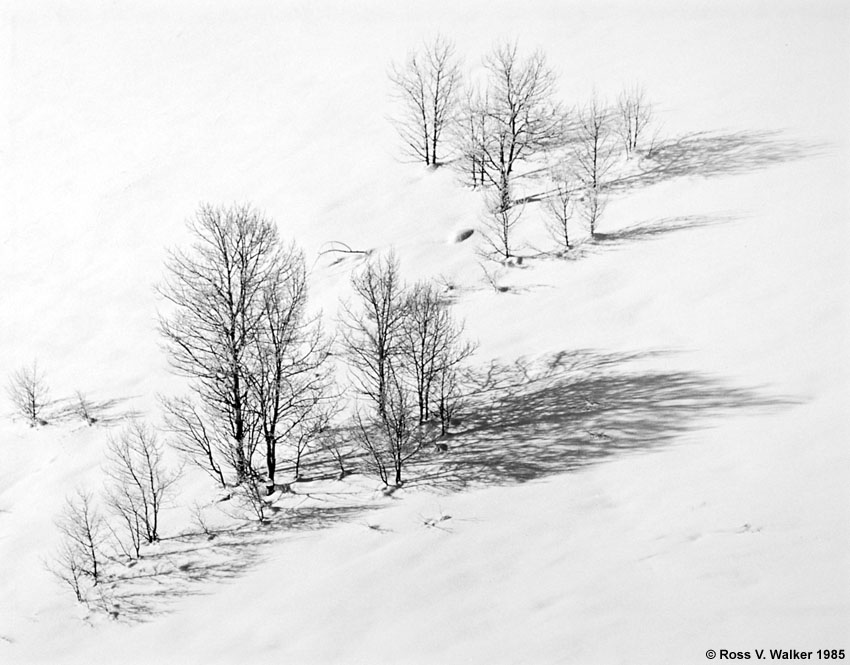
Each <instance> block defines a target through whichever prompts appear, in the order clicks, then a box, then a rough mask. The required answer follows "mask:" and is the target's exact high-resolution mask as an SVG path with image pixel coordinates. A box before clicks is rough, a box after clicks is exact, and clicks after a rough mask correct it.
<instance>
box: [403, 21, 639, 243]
mask: <svg viewBox="0 0 850 665" xmlns="http://www.w3.org/2000/svg"><path fill="white" fill-rule="evenodd" d="M438 54H439V56H440V57H437V55H438ZM423 63H427V66H426V65H423ZM482 64H483V72H484V77H483V80H480V81H467V82H465V81H463V80H462V79H461V76H460V71H461V62H460V60H459V58H458V57H457V56H456V54H455V49H454V46H453V44H452V43H451V42H449V41H448V40H446V38H445V37H442V36H440V37H437V38H436V39H435V40H433V41H432V42H430V43H426V44H425V45H424V46H423V48H422V49H421V50H420V51H419V52H418V53H413V54H411V55H410V56H409V57H408V60H407V62H406V63H405V64H404V65H403V66H393V68H392V70H391V75H390V79H391V82H392V83H393V85H394V88H395V89H396V90H397V91H398V92H399V94H400V95H401V96H402V97H404V98H405V99H407V100H408V104H407V105H406V106H405V107H404V108H405V112H404V113H403V114H402V115H401V116H400V117H398V119H397V120H396V125H397V127H398V129H399V132H400V133H401V136H402V137H403V138H404V139H405V143H406V146H407V148H408V152H409V153H410V154H411V155H412V156H414V157H416V158H418V159H423V158H424V161H425V163H426V164H434V163H436V162H435V161H434V160H433V155H435V154H436V151H437V148H438V143H439V142H440V141H442V140H443V138H445V139H447V140H448V143H449V147H448V149H446V148H440V150H441V154H444V153H445V154H449V155H450V156H451V160H450V161H452V162H453V163H454V164H455V165H456V166H457V167H458V169H459V171H460V172H461V174H462V175H463V177H464V179H465V180H466V181H467V182H468V183H469V184H470V185H471V186H472V187H473V188H477V187H484V188H487V189H489V190H492V191H493V192H494V194H492V195H488V197H487V213H486V215H485V218H484V222H483V228H482V236H483V237H484V240H485V244H486V247H485V250H484V251H485V253H489V254H491V255H492V256H495V257H499V258H501V259H507V258H510V257H511V256H512V253H513V251H514V245H513V241H512V233H511V231H512V229H513V227H514V226H515V225H516V224H517V222H518V221H519V218H520V217H521V215H522V210H523V208H522V203H523V197H518V196H517V195H516V193H515V191H514V184H515V183H516V181H517V180H518V179H521V178H529V177H535V178H536V177H537V176H539V174H540V172H541V170H545V169H541V166H540V165H541V162H542V161H550V160H551V159H552V158H553V157H554V158H555V159H556V161H557V163H556V165H555V167H554V168H553V169H550V171H554V173H553V176H552V178H551V180H552V183H553V185H554V186H553V187H552V189H551V190H550V191H549V192H547V194H546V196H544V197H542V198H544V201H545V205H546V212H547V216H548V220H549V223H548V224H547V228H548V229H549V231H550V234H551V236H552V238H553V240H554V241H555V242H556V243H557V244H558V247H559V249H561V250H562V251H566V250H569V249H570V248H571V242H570V234H569V229H568V226H569V224H568V222H569V220H571V219H574V218H576V217H578V218H580V219H582V221H583V222H584V225H585V226H586V227H587V228H588V229H589V231H590V235H591V237H594V236H595V235H596V229H597V222H598V220H599V217H600V215H601V214H602V211H603V210H604V207H605V202H606V199H607V196H608V189H607V183H608V176H609V173H610V171H611V169H612V168H613V167H614V166H615V165H616V164H617V162H618V160H619V159H620V156H621V155H623V154H624V155H625V156H626V157H627V158H630V157H631V156H632V155H634V154H636V153H637V152H639V151H640V149H641V148H642V147H643V144H644V141H645V136H646V132H647V127H648V126H649V124H650V122H651V120H652V115H653V114H652V108H651V105H650V104H649V103H648V101H647V99H646V96H645V94H644V92H643V90H642V89H641V88H639V87H632V88H630V89H628V90H625V91H624V92H623V93H622V94H621V95H620V96H619V98H618V100H617V103H616V104H615V105H608V104H606V103H604V101H602V100H600V99H599V98H598V97H597V96H596V95H594V96H593V98H592V99H591V100H590V102H588V103H587V104H585V105H583V106H581V105H580V106H577V107H575V108H566V107H565V106H564V105H562V104H561V103H559V102H558V101H557V99H556V84H557V76H556V74H555V72H554V70H553V69H552V68H551V67H550V66H549V64H548V62H547V60H546V57H545V54H543V53H542V52H539V51H538V52H535V53H532V54H530V55H528V56H525V57H523V56H522V55H521V54H520V53H519V49H518V45H517V43H516V42H502V43H498V44H496V45H495V46H494V48H493V49H492V50H491V51H490V52H489V53H488V54H486V55H485V56H484V58H483V61H482ZM445 81H451V85H438V82H440V83H442V82H445ZM410 100H415V103H412V102H411V101H410ZM425 108H434V109H439V110H440V112H439V122H437V121H436V120H435V118H437V115H436V114H434V113H430V114H429V113H425V112H424V111H423V109H425ZM437 126H439V131H436V130H435V129H434V128H435V127H437ZM412 136H416V137H430V144H429V145H430V146H431V147H430V149H429V150H430V152H427V151H424V150H423V149H422V147H421V146H422V145H423V144H422V141H421V140H420V141H419V142H418V143H415V142H411V140H410V137H412ZM526 198H527V197H526ZM536 198H540V197H539V196H538V197H536ZM576 212H577V213H578V214H576Z"/></svg>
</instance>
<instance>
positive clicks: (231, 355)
mask: <svg viewBox="0 0 850 665" xmlns="http://www.w3.org/2000/svg"><path fill="white" fill-rule="evenodd" d="M189 230H190V232H191V233H192V236H193V238H194V241H195V242H194V245H193V247H192V251H191V252H184V251H181V250H177V251H173V252H171V254H170V257H169V261H168V263H167V265H166V279H165V281H164V282H163V283H162V285H161V286H160V287H159V292H160V293H161V294H162V296H163V297H164V298H165V299H166V300H167V301H169V302H170V303H171V304H172V305H173V311H172V312H171V314H170V315H169V316H161V317H160V332H161V334H162V335H163V337H164V338H165V342H166V346H167V349H168V351H169V356H170V361H171V366H172V368H173V369H174V370H175V371H176V372H177V373H179V374H181V375H183V376H187V377H189V378H190V379H191V380H192V383H191V386H192V389H193V391H194V392H195V393H196V394H197V395H198V397H199V398H200V400H201V402H202V403H203V405H204V409H205V411H206V412H208V413H213V414H215V415H216V422H217V424H218V425H220V426H223V427H226V430H227V435H228V437H229V439H230V454H229V455H228V460H227V461H228V462H229V463H230V464H231V465H232V466H233V470H234V471H235V473H236V480H237V482H241V481H242V480H244V479H245V478H246V477H247V476H249V475H250V474H251V473H253V470H252V466H251V458H252V456H253V453H254V451H255V449H256V447H257V444H258V442H259V436H260V428H259V424H258V423H257V420H256V416H257V414H256V410H255V409H252V408H251V405H250V382H249V379H248V376H249V374H250V373H251V368H250V366H249V363H250V361H251V358H252V354H251V348H252V344H253V341H254V339H255V337H256V335H257V331H258V328H259V326H260V323H261V318H262V313H263V301H264V297H265V294H266V289H267V286H268V283H269V280H270V279H271V277H272V276H274V275H275V274H276V273H277V271H278V268H279V263H278V259H279V256H280V243H279V240H278V235H277V230H276V229H275V227H274V225H273V223H272V222H271V221H269V220H268V219H266V218H265V217H264V216H263V215H262V214H261V213H259V212H258V211H256V210H254V209H253V208H251V207H250V206H233V207H229V208H224V207H213V206H209V205H204V206H202V207H201V209H200V210H199V212H198V214H197V215H196V217H195V219H194V220H191V221H190V222H189Z"/></svg>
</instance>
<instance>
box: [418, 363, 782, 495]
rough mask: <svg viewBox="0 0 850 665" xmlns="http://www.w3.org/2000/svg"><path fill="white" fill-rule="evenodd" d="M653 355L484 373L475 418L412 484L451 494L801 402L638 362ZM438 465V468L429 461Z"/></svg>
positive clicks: (547, 472)
mask: <svg viewBox="0 0 850 665" xmlns="http://www.w3.org/2000/svg"><path fill="white" fill-rule="evenodd" d="M651 355H660V354H655V353H645V354H602V353H595V352H592V351H581V352H573V353H559V354H555V355H553V356H550V357H549V358H546V359H545V361H544V362H542V363H539V364H535V365H531V364H530V363H527V362H524V361H518V362H517V363H514V364H512V365H498V364H493V365H491V366H490V367H489V368H487V369H485V370H483V371H482V372H479V373H478V375H477V377H476V381H477V386H478V387H477V390H476V393H475V394H474V395H473V396H472V397H471V398H470V402H469V404H468V406H467V408H466V409H465V411H466V412H467V413H470V414H471V416H470V417H469V418H467V419H466V420H465V421H464V422H463V423H462V424H461V426H460V427H459V428H458V430H457V432H456V433H454V434H453V435H451V436H450V437H449V438H448V439H447V440H446V443H447V444H448V447H449V452H448V453H446V454H444V455H443V456H442V458H441V461H439V462H436V463H435V462H434V461H433V458H432V459H431V460H429V461H428V462H425V461H424V460H423V461H422V462H420V465H421V467H420V469H421V473H420V475H419V476H418V477H416V474H413V473H411V477H412V482H411V483H410V484H411V485H417V484H422V485H428V486H434V487H436V488H438V489H439V488H443V489H445V490H448V491H458V490H462V489H465V488H467V487H470V486H481V485H502V484H513V483H522V482H526V481H529V480H535V479H538V478H544V477H547V476H551V475H554V474H560V473H565V472H568V471H572V470H574V469H578V468H581V467H583V466H586V465H588V464H592V463H596V462H602V461H605V460H607V459H611V458H612V457H614V456H615V455H622V454H627V453H630V452H635V451H646V450H650V449H656V448H660V447H662V446H665V445H670V444H671V443H672V442H673V441H674V440H675V439H676V438H677V437H680V436H681V435H683V434H685V433H687V432H689V431H693V430H696V429H700V428H707V427H710V426H711V424H712V422H716V421H717V419H718V418H722V417H724V416H727V415H731V414H734V413H750V414H755V413H762V412H765V411H771V410H775V409H779V408H782V407H787V406H789V405H791V404H794V403H796V402H794V401H793V400H790V399H788V398H784V397H777V396H770V395H767V394H763V393H762V392H761V391H759V390H755V389H751V388H740V387H732V386H728V385H725V384H724V383H723V382H722V381H721V380H719V379H718V378H716V377H712V376H709V375H705V374H700V373H697V372H689V371H680V370H670V371H664V370H647V369H645V368H641V369H637V368H635V369H632V368H630V367H629V363H631V362H633V361H636V360H640V359H643V358H647V357H649V356H651ZM429 465H430V466H429Z"/></svg>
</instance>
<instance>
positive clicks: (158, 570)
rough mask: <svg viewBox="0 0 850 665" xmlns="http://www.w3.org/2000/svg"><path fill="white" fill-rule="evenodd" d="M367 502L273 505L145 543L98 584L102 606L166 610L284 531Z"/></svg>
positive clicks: (235, 568) (118, 610)
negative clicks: (268, 511)
mask: <svg viewBox="0 0 850 665" xmlns="http://www.w3.org/2000/svg"><path fill="white" fill-rule="evenodd" d="M374 507H375V506H370V505H354V506H312V507H300V508H297V509H293V510H288V511H279V512H277V513H276V514H274V515H272V516H271V518H270V519H269V521H268V522H265V523H263V524H260V523H257V522H253V523H250V524H244V525H240V526H237V527H234V528H230V529H223V530H212V531H210V532H208V533H189V534H183V535H181V536H177V537H175V538H170V539H165V540H163V541H161V542H160V543H158V544H157V545H156V546H153V547H148V548H147V549H146V550H145V551H144V554H143V557H142V558H141V559H140V560H138V561H136V562H133V564H132V565H131V566H130V567H122V568H121V569H120V571H119V573H118V574H114V575H110V576H108V577H107V579H106V581H105V583H104V584H103V585H102V587H103V593H104V601H103V607H101V609H103V610H105V611H106V612H107V613H108V614H110V615H111V616H112V617H113V618H114V619H117V620H119V621H127V622H132V623H137V622H143V621H146V620H149V619H150V618H152V617H154V616H156V615H161V614H164V613H167V612H169V611H170V610H171V607H172V606H173V604H174V603H175V601H177V600H178V599H180V598H184V597H186V596H195V595H199V594H202V593H204V589H205V588H208V585H209V584H211V583H221V582H227V581H229V580H233V579H235V578H238V577H241V576H242V575H244V574H245V573H246V572H247V571H248V570H250V569H251V568H253V567H254V566H256V565H257V564H258V563H260V562H262V561H263V560H265V558H266V557H267V555H268V553H269V552H270V551H271V550H270V549H269V548H268V547H266V546H267V545H269V544H272V543H275V542H278V541H279V540H280V539H281V538H283V537H284V535H285V534H287V535H290V536H291V535H292V534H295V533H298V532H305V531H315V530H318V529H324V528H328V527H330V526H333V525H334V524H337V523H340V522H347V521H350V520H351V519H352V518H353V517H355V516H357V515H360V514H362V513H363V512H364V511H366V510H369V509H371V508H374Z"/></svg>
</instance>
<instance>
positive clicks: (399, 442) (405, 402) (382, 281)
mask: <svg viewBox="0 0 850 665" xmlns="http://www.w3.org/2000/svg"><path fill="white" fill-rule="evenodd" d="M352 285H353V287H354V292H355V294H356V296H357V300H358V305H359V306H358V307H357V308H356V309H351V308H349V307H346V308H345V316H344V318H343V329H342V332H341V338H342V345H343V352H344V355H345V357H346V359H347V360H348V363H349V366H350V368H351V370H352V375H353V377H352V378H353V381H354V384H355V386H356V387H357V388H358V390H359V392H360V394H361V396H362V397H364V398H365V399H366V400H367V402H368V410H367V412H366V415H363V414H362V413H361V412H359V411H358V413H357V416H356V419H355V420H356V422H355V427H354V428H353V430H354V435H355V437H356V439H357V440H358V443H359V444H360V446H361V447H362V448H363V449H364V450H366V451H367V453H368V454H369V457H370V459H371V460H372V462H373V467H374V470H375V471H376V472H377V474H378V476H379V477H380V479H381V480H382V481H383V482H384V483H385V484H388V483H389V481H390V477H391V474H392V473H393V472H394V479H395V484H396V485H398V484H400V483H401V479H402V467H403V466H404V463H405V462H406V461H407V460H408V459H410V457H411V456H412V455H414V454H416V452H417V451H418V450H419V447H420V445H421V440H420V437H419V431H418V427H416V425H417V421H418V419H417V418H416V414H415V411H414V410H415V408H416V406H415V401H414V398H412V397H411V394H410V390H409V389H408V387H407V386H406V385H405V383H404V377H403V372H404V369H403V367H402V364H403V357H402V346H403V328H404V322H405V316H406V309H407V307H406V305H407V294H406V290H405V288H404V285H403V284H402V282H401V278H400V277H399V270H398V261H397V260H396V258H395V255H394V254H390V255H389V256H388V257H386V258H384V259H378V260H375V261H372V262H370V263H369V264H368V265H367V266H366V268H365V269H364V270H363V271H362V272H360V273H358V274H356V275H355V276H354V277H353V279H352Z"/></svg>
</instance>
